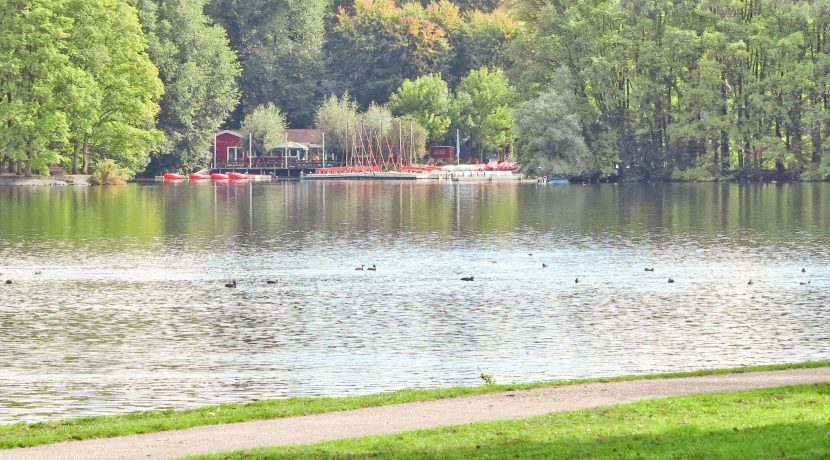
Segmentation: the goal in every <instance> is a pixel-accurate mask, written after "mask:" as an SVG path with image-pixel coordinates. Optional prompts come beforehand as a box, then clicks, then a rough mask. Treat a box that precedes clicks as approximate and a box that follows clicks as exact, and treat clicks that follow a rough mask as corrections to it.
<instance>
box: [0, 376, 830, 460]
mask: <svg viewBox="0 0 830 460" xmlns="http://www.w3.org/2000/svg"><path fill="white" fill-rule="evenodd" d="M825 367H830V361H811V362H804V363H794V364H781V365H765V366H748V367H738V368H728V369H706V370H698V371H691V372H679V373H666V374H651V375H633V376H622V377H610V378H596V379H579V380H566V381H547V382H535V383H525V384H507V385H493V384H490V385H482V386H477V387H456V388H445V389H432V390H412V389H410V390H400V391H396V392H391V393H383V394H377V395H368V396H350V397H339V398H338V397H320V398H311V397H298V398H290V399H280V400H265V401H256V402H251V403H236V404H222V405H218V406H208V407H202V408H197V409H187V410H160V411H150V412H139V413H130V414H125V415H115V416H96V417H82V418H75V419H66V420H57V421H52V422H42V423H17V424H12V425H0V452H2V449H13V448H19V447H32V446H39V445H43V444H53V443H58V442H63V441H69V440H84V439H95V438H110V437H120V436H128V435H133V434H142V433H157V432H166V431H175V430H183V429H187V428H193V427H199V426H206V425H221V424H228V423H240V422H249V421H256V420H271V419H282V418H287V417H296V416H303V415H314V414H324V413H331V412H342V411H347V410H354V409H363V408H371V407H381V406H389V405H395V404H404V403H413V402H427V401H436V400H445V399H453V398H460V397H465V396H477V395H486V394H492V393H505V392H513V391H521V390H535V389H544V388H556V387H568V386H574V385H583V384H590V383H614V382H631V381H648V380H661V379H677V378H686V377H701V376H715V375H724V374H744V373H757V372H765V371H780V370H790V369H812V368H825Z"/></svg>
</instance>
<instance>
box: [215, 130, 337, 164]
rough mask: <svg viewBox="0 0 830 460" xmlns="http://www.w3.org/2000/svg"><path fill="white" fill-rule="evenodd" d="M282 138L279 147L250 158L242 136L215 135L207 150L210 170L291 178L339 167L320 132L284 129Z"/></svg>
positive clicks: (233, 132) (235, 132) (226, 132)
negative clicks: (322, 169) (315, 170)
mask: <svg viewBox="0 0 830 460" xmlns="http://www.w3.org/2000/svg"><path fill="white" fill-rule="evenodd" d="M285 134H286V136H285V141H283V143H282V144H280V145H278V146H276V147H275V148H273V149H272V150H271V151H269V152H265V153H264V154H262V155H253V156H251V155H249V152H247V151H246V150H245V136H246V134H245V133H243V132H242V131H238V130H231V129H227V130H224V131H219V132H218V133H216V134H215V136H214V139H215V142H214V145H211V147H210V152H211V158H212V164H211V170H212V171H218V172H229V171H246V172H250V173H253V174H273V175H286V176H292V175H299V173H301V172H313V171H314V169H316V168H322V167H330V166H341V163H342V159H339V158H333V157H332V156H331V155H328V154H327V152H326V135H325V133H324V132H323V131H321V130H319V129H287V130H286V132H285ZM294 171H296V173H293V172H294Z"/></svg>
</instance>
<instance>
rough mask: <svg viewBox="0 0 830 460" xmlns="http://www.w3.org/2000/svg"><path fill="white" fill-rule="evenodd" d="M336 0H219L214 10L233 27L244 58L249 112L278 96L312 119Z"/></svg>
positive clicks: (293, 116)
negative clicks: (330, 12) (328, 24)
mask: <svg viewBox="0 0 830 460" xmlns="http://www.w3.org/2000/svg"><path fill="white" fill-rule="evenodd" d="M330 4H331V0H217V1H214V2H211V3H210V4H209V6H208V11H209V13H210V14H211V16H212V17H213V18H215V19H216V20H217V21H218V22H219V23H220V24H222V25H223V26H224V27H225V29H226V30H227V32H228V36H229V37H230V41H231V46H232V47H233V49H234V50H236V52H237V54H238V55H239V59H240V62H241V63H242V68H243V72H242V77H241V79H240V87H241V89H242V95H243V97H242V105H241V107H240V110H239V111H237V116H239V115H240V114H241V113H248V112H250V111H251V110H252V109H253V108H254V107H257V106H258V105H261V104H263V103H264V102H266V101H274V102H275V103H276V104H277V105H278V106H279V107H281V108H282V109H283V110H285V111H286V114H287V116H288V119H289V121H290V122H291V123H292V124H294V125H297V126H305V125H308V124H309V123H311V121H312V118H313V117H314V109H315V108H316V106H317V102H318V101H320V100H321V99H322V96H323V92H322V84H323V76H324V75H325V72H324V68H325V58H324V56H323V43H324V41H325V21H324V19H325V14H326V8H327V7H328V6H329V5H330Z"/></svg>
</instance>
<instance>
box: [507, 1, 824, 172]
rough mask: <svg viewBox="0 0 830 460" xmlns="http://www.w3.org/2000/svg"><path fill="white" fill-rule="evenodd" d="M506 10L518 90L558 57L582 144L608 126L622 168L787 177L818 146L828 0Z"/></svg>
mask: <svg viewBox="0 0 830 460" xmlns="http://www.w3.org/2000/svg"><path fill="white" fill-rule="evenodd" d="M512 10H513V13H514V14H515V15H516V16H517V17H519V18H520V19H522V20H524V21H525V23H526V26H527V30H528V31H529V32H528V34H527V36H526V37H520V39H518V40H515V41H514V42H513V45H514V52H515V55H516V56H517V57H518V58H519V59H518V62H516V63H515V66H514V68H513V71H514V73H515V74H516V75H517V76H518V77H519V80H520V85H519V86H520V88H521V90H522V92H523V94H524V95H525V97H531V95H533V94H538V93H539V92H541V91H544V89H545V88H547V87H548V85H549V84H550V83H551V82H552V78H554V77H553V75H554V74H555V70H556V69H557V68H558V67H561V66H566V67H567V68H568V69H569V70H570V72H571V74H572V75H573V76H574V78H575V82H576V84H575V86H574V89H573V93H574V95H575V96H576V97H577V99H578V102H577V103H576V107H577V110H578V111H579V113H580V119H581V122H582V127H583V130H584V132H585V133H586V137H587V140H588V142H589V145H590V146H591V148H592V149H593V147H594V144H593V141H594V136H595V134H598V135H608V134H607V133H614V136H615V137H616V145H617V150H618V151H619V153H620V157H619V160H620V162H621V163H622V165H623V168H621V170H622V171H631V173H632V174H634V175H640V174H642V175H644V176H646V177H656V178H669V177H671V176H672V172H673V171H675V170H677V169H679V170H688V169H689V168H697V167H700V166H705V168H706V169H707V170H709V171H711V174H712V175H713V176H715V177H721V176H724V175H732V174H735V175H737V176H739V177H747V178H756V177H759V176H760V174H761V172H763V171H773V172H774V173H775V174H776V175H778V176H779V177H782V178H784V177H796V176H797V175H798V174H799V173H802V172H808V174H812V173H809V172H810V171H812V170H815V167H814V165H816V164H820V163H821V159H822V157H824V156H826V152H827V150H828V146H830V144H828V135H830V129H829V128H830V111H828V105H827V103H826V101H827V100H828V92H830V72H828V70H830V48H828V46H827V34H826V33H825V31H826V30H827V27H828V26H830V6H828V4H827V3H826V2H784V3H782V2H777V1H774V0H758V1H753V2H749V3H746V2H738V3H735V2H729V1H726V0H716V1H708V2H692V1H680V2H662V3H660V2H636V1H623V2H596V1H593V0H577V1H574V2H550V1H544V0H543V1H540V0H514V1H513V2H512ZM580 107H584V108H588V109H589V110H584V109H582V108H580ZM704 163H705V165H704ZM604 173H606V172H605V171H604ZM683 175H684V173H680V176H683Z"/></svg>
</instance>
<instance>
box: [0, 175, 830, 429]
mask: <svg viewBox="0 0 830 460" xmlns="http://www.w3.org/2000/svg"><path fill="white" fill-rule="evenodd" d="M529 254H532V256H531V255H529ZM543 263H545V264H547V265H548V267H547V268H542V264H543ZM361 264H366V265H372V264H377V267H378V268H377V272H359V271H355V270H354V268H355V266H359V265H361ZM652 266H653V267H655V272H653V273H647V272H645V271H644V268H645V267H652ZM802 267H806V269H807V273H806V274H802V273H801V269H802ZM36 271H42V274H40V275H37V274H35V272H36ZM0 273H3V275H0V279H3V280H5V279H9V278H10V279H12V280H14V284H12V285H9V286H7V285H2V284H0V423H11V422H15V421H24V420H25V421H37V420H46V419H54V418H63V417H72V416H82V415H91V414H117V413H124V412H131V411H137V410H147V409H158V408H182V407H193V406H201V405H208V404H214V403H220V402H230V401H251V400H255V399H265V398H283V397H290V396H301V395H354V394H367V393H376V392H382V391H388V390H394V389H400V388H414V387H417V388H433V387H448V386H454V385H477V384H481V383H482V382H481V380H480V378H479V374H480V373H481V372H482V371H483V372H488V373H492V374H493V375H494V377H495V378H496V380H497V381H498V382H499V383H509V382H528V381H536V380H550V379H567V378H577V377H597V376H611V375H621V374H640V373H651V372H663V371H682V370H690V369H700V368H711V367H725V366H736V365H743V364H765V363H783V362H794V361H804V360H817V359H830V185H828V184H814V185H811V184H804V185H787V186H775V185H759V186H738V185H712V184H706V185H662V186H649V185H620V186H614V185H602V186H535V185H517V184H511V185H443V184H425V183H371V182H351V183H349V182H346V183H290V184H267V185H266V184H264V185H253V184H250V185H249V184H241V185H229V186H228V185H226V186H214V185H212V184H181V185H152V186H138V185H130V186H126V187H120V188H109V189H103V188H75V189H73V188H61V189H42V188H38V189H23V188H0ZM469 275H473V276H475V281H474V282H472V283H469V282H462V281H460V278H461V277H462V276H469ZM670 276H671V277H673V278H674V279H675V280H676V283H674V284H669V283H667V279H668V278H669V277H670ZM577 277H578V278H579V279H580V280H581V282H580V283H579V284H576V283H575V282H574V280H575V278H577ZM231 279H236V280H237V281H238V286H239V287H238V288H237V289H227V288H225V287H224V286H223V285H224V283H226V282H228V281H230V280H231ZM269 279H271V280H277V281H278V284H276V285H268V284H266V280H269ZM749 279H752V280H753V281H754V284H753V285H751V286H749V285H747V282H748V280H749ZM807 279H809V280H810V281H811V284H810V285H806V286H802V285H800V284H799V282H800V281H801V280H807Z"/></svg>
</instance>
